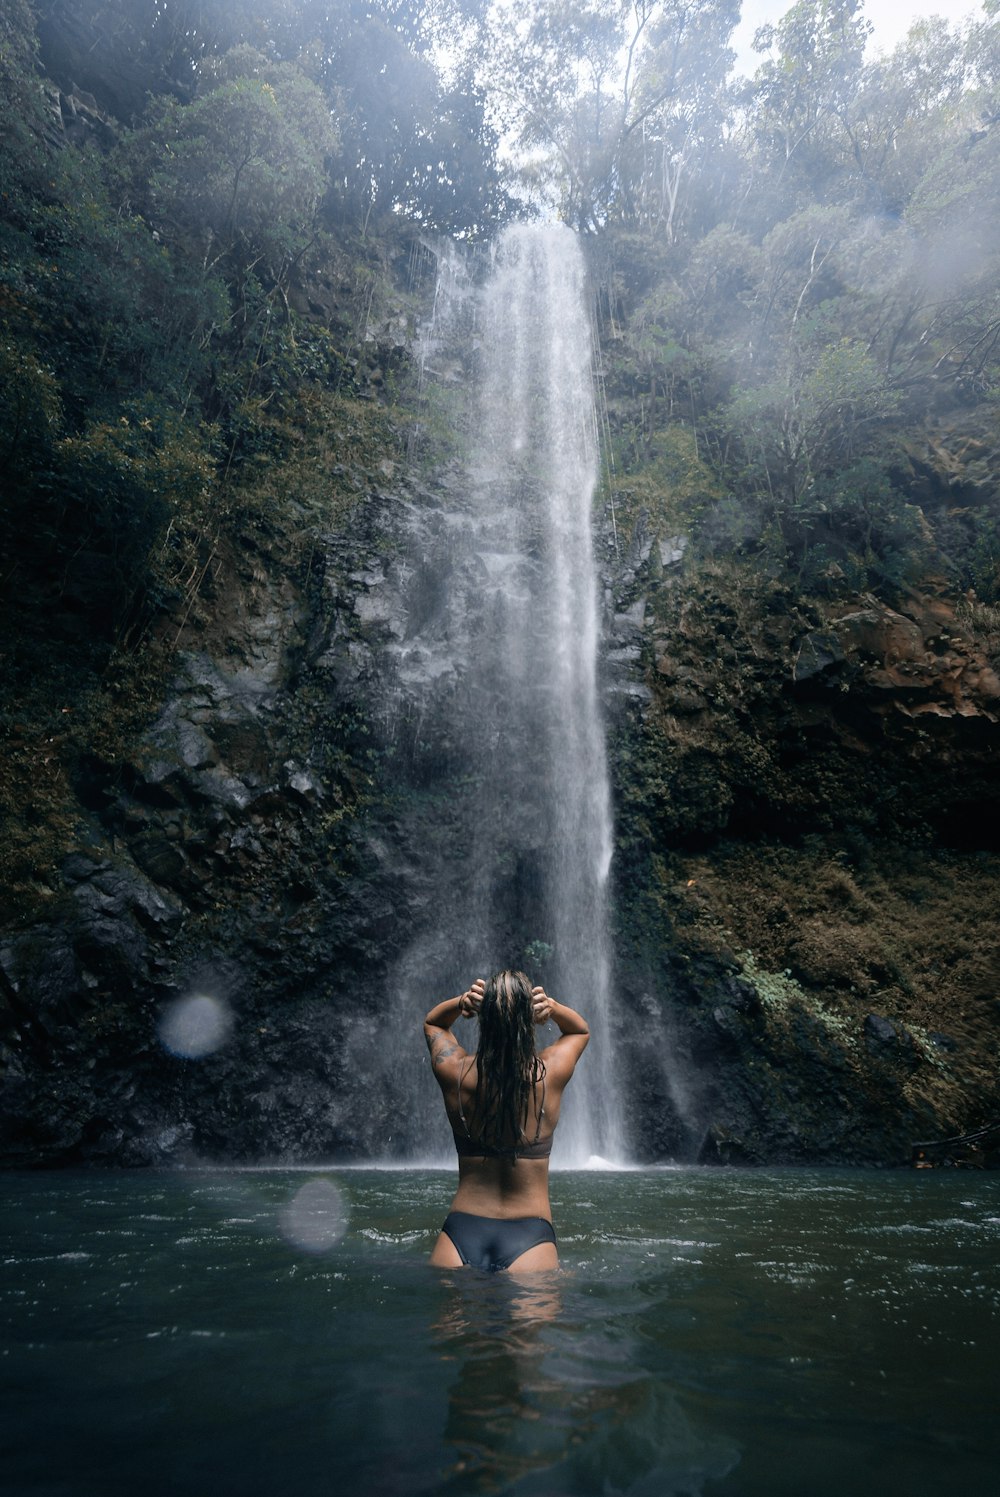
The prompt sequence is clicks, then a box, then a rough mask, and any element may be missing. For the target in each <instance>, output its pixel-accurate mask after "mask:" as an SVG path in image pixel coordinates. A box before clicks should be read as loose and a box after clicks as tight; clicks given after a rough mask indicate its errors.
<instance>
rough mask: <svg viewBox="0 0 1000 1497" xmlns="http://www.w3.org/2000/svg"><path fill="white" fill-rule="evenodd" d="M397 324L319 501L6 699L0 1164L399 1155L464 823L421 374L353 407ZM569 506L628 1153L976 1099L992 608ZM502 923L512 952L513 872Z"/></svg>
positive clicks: (929, 1112)
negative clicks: (592, 532)
mask: <svg viewBox="0 0 1000 1497" xmlns="http://www.w3.org/2000/svg"><path fill="white" fill-rule="evenodd" d="M310 295H311V296H312V301H313V302H315V303H316V307H317V309H318V313H317V315H324V314H323V308H322V304H321V301H317V296H318V293H310V292H309V291H308V289H304V290H302V292H301V293H300V299H301V301H302V305H303V307H305V308H308V307H309V305H310ZM405 322H406V318H405V316H403V315H402V313H401V314H400V316H399V317H398V318H396V320H395V322H394V323H393V324H392V328H395V331H393V330H392V328H389V327H388V324H387V328H388V331H387V332H386V335H385V338H384V340H383V341H382V342H380V341H379V340H378V339H377V338H376V339H374V340H373V345H372V346H371V347H370V348H369V349H368V352H367V355H366V358H367V366H366V367H367V375H366V378H367V381H368V383H367V387H365V384H364V381H361V383H360V388H359V389H358V391H357V393H356V394H355V395H352V396H350V397H346V396H345V397H344V398H343V399H342V400H341V402H340V405H339V407H338V409H339V412H340V415H339V416H338V417H337V420H340V421H341V423H342V429H341V428H340V427H337V425H336V421H335V422H334V426H333V428H332V435H331V434H330V433H329V432H328V433H327V439H326V440H325V442H324V444H323V447H322V450H318V449H317V451H316V452H315V453H314V454H313V458H312V459H311V464H312V466H311V476H310V480H309V483H310V492H314V491H315V489H316V488H317V486H318V487H319V488H320V489H321V490H323V491H324V492H325V493H327V494H328V495H329V503H328V504H327V505H326V507H324V506H323V505H321V506H320V509H319V511H317V509H316V507H315V505H314V504H312V502H311V501H307V499H306V498H305V497H304V496H303V493H302V492H301V491H300V487H297V480H296V481H293V477H294V474H295V473H298V472H299V468H295V469H294V470H293V469H292V468H291V467H290V468H289V470H288V472H289V475H290V476H289V478H288V487H287V492H286V493H285V495H284V499H283V502H282V503H280V504H279V503H274V502H272V503H270V504H269V506H268V507H267V508H266V510H262V509H260V508H259V507H258V508H257V509H254V508H252V507H250V508H248V509H247V511H246V512H245V513H243V514H242V515H241V514H236V515H234V518H233V520H232V523H231V524H230V526H229V528H228V530H227V532H226V534H225V536H224V538H223V540H222V542H221V543H220V546H219V548H218V551H217V554H216V556H215V559H214V565H213V567H212V569H211V571H210V573H209V574H208V575H207V576H206V580H205V584H204V587H203V588H202V591H201V593H200V594H199V596H198V598H197V601H196V605H195V607H194V608H192V609H191V610H190V611H189V612H186V613H184V614H183V615H178V614H177V613H176V612H175V613H170V611H169V610H167V611H166V612H165V613H164V615H163V617H162V618H161V619H160V620H159V622H158V625H157V639H158V644H157V647H156V649H155V651H153V653H152V654H151V655H150V656H149V657H148V658H146V659H145V663H141V662H140V663H135V662H133V664H132V665H131V666H126V665H122V667H121V669H122V680H123V683H124V684H121V685H120V688H119V687H116V686H115V684H114V682H113V681H110V680H108V679H107V678H106V679H105V680H104V681H103V682H101V683H100V684H99V685H97V686H95V687H94V688H93V689H92V690H91V691H90V692H89V695H87V696H86V700H84V699H83V698H82V697H81V699H80V701H78V702H76V703H75V704H71V706H70V707H60V706H59V705H58V704H57V703H56V701H55V699H54V698H53V699H51V700H46V702H45V703H44V705H43V706H41V707H39V706H38V704H37V702H36V704H35V706H34V707H33V708H32V709H31V710H30V711H29V710H27V709H26V711H25V713H24V714H22V715H21V716H18V714H17V713H16V711H15V712H12V713H8V714H7V716H6V718H5V721H4V727H5V732H6V734H7V741H8V747H9V749H10V755H9V760H8V769H7V783H8V787H9V786H10V785H11V784H13V783H14V782H15V781H16V783H17V786H18V787H19V789H18V792H17V794H14V795H13V797H12V804H13V805H14V809H15V814H14V823H13V833H12V835H13V836H14V838H15V840H16V842H17V845H18V846H20V847H22V848H24V849H26V851H25V858H26V859H27V863H28V864H29V865H30V868H31V876H30V877H28V878H26V879H24V880H22V882H21V883H20V884H19V885H18V886H17V889H16V890H15V893H16V895H17V897H16V899H15V900H14V901H13V903H12V905H10V906H9V907H8V917H9V918H8V923H7V927H6V934H5V935H4V938H3V943H2V945H0V1011H2V1021H3V1039H2V1045H3V1048H2V1052H0V1053H2V1060H3V1066H4V1080H3V1091H2V1135H0V1137H2V1147H3V1153H4V1158H5V1159H6V1161H7V1162H8V1163H14V1164H41V1163H44V1164H51V1163H60V1162H77V1161H105V1162H116V1163H125V1164H146V1163H152V1162H162V1161H178V1160H184V1159H187V1158H192V1157H197V1158H205V1157H208V1158H226V1159H244V1160H246V1159H260V1158H286V1159H287V1158H296V1159H310V1158H321V1157H335V1158H344V1157H370V1155H371V1154H373V1153H374V1154H378V1155H384V1154H386V1153H390V1154H391V1153H393V1152H395V1151H405V1150H406V1149H407V1148H408V1147H409V1146H410V1144H411V1143H412V1129H411V1128H410V1127H409V1125H408V1124H407V1122H406V1121H405V1120H406V1119H407V1117H409V1116H412V1107H413V1105H414V1104H413V1097H414V1087H415V1086H417V1085H418V1084H419V1083H418V1082H417V1081H415V1079H414V1078H415V1077H417V1076H418V1070H419V1066H420V1042H419V1037H418V1033H417V1024H416V1021H417V1020H418V1019H419V1016H420V1013H421V1012H422V1010H423V1007H424V1006H425V1005H426V1004H427V1003H428V1002H430V1001H431V1000H432V999H433V998H434V997H437V996H440V995H439V994H435V993H428V992H425V991H423V990H422V988H421V976H420V974H421V962H422V960H424V959H425V958H427V957H428V953H429V952H430V951H431V948H432V947H434V945H435V943H438V944H440V943H441V941H442V940H444V939H445V937H444V935H443V934H442V932H446V931H447V928H448V927H447V909H448V905H449V900H450V891H451V890H452V889H453V888H454V881H455V880H457V879H461V878H463V877H465V876H466V870H467V866H468V865H467V863H466V862H464V861H463V859H462V857H461V856H459V855H458V854H457V852H456V849H459V848H461V847H463V846H464V845H465V844H466V843H468V842H469V841H470V839H474V838H475V835H476V829H475V828H473V827H470V826H469V825H468V822H467V819H466V817H465V813H464V787H465V784H466V782H467V777H468V775H469V773H470V762H469V758H468V755H467V753H466V752H465V749H464V747H463V738H464V735H465V732H466V725H464V724H461V723H457V722H456V721H455V720H454V715H453V712H452V710H451V708H452V703H453V700H454V692H455V683H456V681H457V680H459V679H460V678H461V676H462V673H463V671H464V669H465V668H466V661H465V652H467V651H468V650H470V649H475V648H476V647H477V646H476V640H477V639H481V638H482V636H483V633H484V631H487V630H488V619H487V618H486V617H485V616H484V615H483V614H482V611H481V609H480V608H479V605H478V603H477V578H476V575H475V572H474V568H473V569H472V570H470V572H469V574H468V576H463V577H459V578H458V579H457V580H456V579H455V578H454V577H453V576H452V573H453V572H454V569H455V555H454V552H453V549H452V547H451V545H450V541H449V523H450V522H449V516H450V515H453V514H454V513H455V511H456V507H458V508H460V506H461V502H462V493H461V490H462V484H463V478H462V468H461V463H460V462H459V461H457V460H456V457H455V452H454V446H453V443H452V445H451V446H450V447H449V445H448V440H445V442H444V445H443V446H442V445H440V437H439V436H434V434H433V432H431V434H430V435H428V432H429V430H430V427H431V426H432V424H433V423H432V422H431V420H430V418H431V417H434V418H436V419H437V420H438V421H439V422H440V421H441V419H442V416H441V413H442V410H443V409H444V408H445V406H444V400H443V397H442V396H441V395H440V394H439V396H438V397H437V400H438V404H437V408H436V409H435V410H433V411H430V412H428V410H427V409H422V410H420V411H418V412H417V415H416V416H415V415H414V408H411V409H410V411H409V412H408V413H401V412H396V413H395V414H394V413H393V411H392V409H391V403H390V399H389V397H388V395H387V393H386V389H385V387H386V384H387V375H388V373H389V371H391V370H396V371H398V370H399V368H400V367H401V366H405V363H406V360H407V358H408V355H407V353H406V351H405V348H404V347H403V333H402V332H401V331H400V329H401V328H402V327H403V326H405ZM461 374H462V371H461V368H460V366H457V367H456V368H455V369H454V370H452V371H451V373H450V374H449V375H448V378H447V379H446V380H445V381H444V383H443V385H442V389H445V388H447V384H448V380H451V381H452V382H453V383H455V384H457V385H459V386H460V384H461ZM373 410H379V411H384V412H385V413H386V415H387V419H386V420H384V421H381V422H380V421H373V420H372V419H371V412H372V411H373ZM348 428H350V432H349V431H348ZM415 430H416V431H417V433H418V434H417V436H416V438H415V436H414V432H415ZM358 432H361V433H362V435H361V436H360V437H358V436H357V433H358ZM351 433H353V435H352V434H351ZM435 442H438V444H439V445H437V446H435V445H434V443H435ZM300 466H301V465H300ZM276 486H277V487H278V488H279V489H280V487H281V475H280V474H278V475H277V478H276ZM273 487H274V486H272V489H273ZM611 497H613V496H611ZM604 498H605V501H606V500H608V498H609V496H608V495H605V496H604ZM599 523H600V527H601V529H600V536H601V544H602V547H603V550H602V553H601V554H602V563H601V564H602V570H603V591H604V599H605V636H604V658H603V683H604V691H605V699H606V705H607V713H608V722H609V738H610V752H611V760H612V774H613V781H614V795H615V803H616V837H617V843H616V856H615V862H614V865H613V880H614V923H615V937H616V961H617V978H616V983H617V990H618V1005H619V1013H620V1016H621V1017H620V1026H621V1028H620V1035H619V1036H618V1044H619V1046H620V1053H621V1056H622V1063H623V1074H624V1085H625V1089H626V1092H627V1096H628V1099H629V1100H628V1110H629V1126H630V1132H631V1138H632V1149H633V1151H634V1153H635V1154H636V1155H637V1156H638V1157H641V1158H647V1159H665V1158H681V1159H700V1160H702V1161H706V1162H719V1161H722V1162H728V1161H733V1162H794V1161H807V1160H808V1161H817V1160H820V1161H830V1162H863V1163H870V1164H898V1163H902V1162H904V1161H905V1160H906V1159H907V1157H908V1153H909V1145H910V1143H911V1141H912V1140H913V1139H915V1138H922V1137H932V1136H935V1135H938V1134H942V1133H948V1132H956V1131H961V1130H962V1129H965V1128H967V1127H973V1126H975V1125H977V1124H981V1123H983V1122H985V1121H987V1120H988V1119H989V1118H990V1117H991V1116H992V1115H994V1114H995V1113H996V1112H997V1110H998V1087H997V1073H996V1066H997V1051H996V1041H997V1032H998V1022H997V1021H998V1002H1000V996H998V981H1000V973H998V945H997V934H996V921H995V911H996V901H997V890H998V886H1000V884H998V879H1000V856H998V853H997V832H998V817H997V811H998V776H997V767H996V756H995V747H996V742H997V731H998V729H997V720H998V716H1000V682H998V678H997V674H996V672H997V667H998V649H1000V638H998V629H997V618H996V610H995V609H994V610H991V609H989V608H987V607H985V606H984V605H980V604H978V603H977V602H976V601H975V600H974V599H968V598H964V597H960V596H955V595H954V594H953V593H952V592H951V591H950V590H949V587H948V585H947V583H946V582H944V581H943V580H942V579H940V578H936V577H933V576H928V577H925V578H924V579H923V580H922V581H921V582H920V583H919V585H918V586H915V587H913V588H911V589H910V590H909V591H906V592H901V593H900V595H899V596H898V597H894V598H893V600H892V602H891V605H890V603H888V602H887V601H885V600H884V599H881V598H878V597H875V596H872V595H862V596H858V595H852V593H851V592H850V589H849V588H848V587H847V586H846V583H845V582H844V580H843V579H842V578H838V577H837V576H836V575H835V574H831V575H830V576H829V577H828V578H827V579H826V581H825V584H824V586H823V588H822V589H819V590H817V591H816V592H815V594H814V595H807V594H805V593H803V592H802V591H801V590H799V589H797V588H796V587H794V586H793V585H792V583H791V582H790V581H789V580H788V579H787V578H783V577H782V576H780V575H771V574H768V573H767V572H766V570H762V569H760V568H759V567H756V566H754V565H753V564H750V563H748V562H746V561H744V560H741V559H740V558H739V556H728V557H720V556H714V555H713V554H712V553H711V552H710V551H705V550H702V551H701V552H700V553H699V554H695V550H694V548H692V547H691V546H689V544H688V538H687V537H686V536H684V535H677V534H673V533H668V531H667V530H665V529H664V528H663V526H662V525H661V526H660V528H659V529H658V528H657V524H656V523H655V521H654V520H652V519H650V517H649V514H648V513H644V512H641V511H640V512H639V513H638V514H636V515H634V516H633V519H632V523H631V526H630V530H631V534H630V535H625V534H624V533H623V532H622V530H621V527H620V525H619V522H618V520H617V519H616V518H615V516H614V515H613V514H612V511H611V509H610V507H609V508H608V510H607V513H606V514H605V516H604V519H603V520H601V521H600V522H599ZM446 578H450V583H451V585H450V586H449V587H448V588H447V589H445V588H444V587H443V582H444V580H445V579H446ZM445 597H447V599H448V604H447V607H445V606H444V605H443V603H442V599H443V598H445ZM130 671H131V675H129V672H130ZM137 681H138V682H139V685H140V686H141V691H140V690H139V688H138V686H137V685H136V682H137ZM129 682H131V685H130V684H129ZM64 712H66V713H69V714H70V716H69V726H68V727H67V724H66V719H65V718H64V717H62V716H61V715H60V714H62V713H64ZM74 714H75V716H74ZM511 815H512V816H516V815H517V808H516V807H511ZM508 918H509V923H510V929H511V939H512V944H517V943H518V942H520V943H521V947H522V948H524V947H526V946H528V945H530V942H531V937H532V934H533V932H532V930H531V927H530V879H529V878H527V877H526V876H525V875H524V872H523V870H521V872H520V873H517V874H516V876H515V875H512V877H511V882H510V908H509V912H508ZM515 955H516V956H517V959H521V958H522V957H523V949H522V950H519V951H518V952H516V953H515ZM192 997H195V998H210V999H211V1000H212V1003H213V1005H215V1007H216V1012H217V1013H218V1014H219V1015H220V1016H222V1017H221V1019H220V1023H221V1028H220V1030H219V1038H220V1039H221V1041H222V1042H221V1043H220V1044H219V1046H218V1048H215V1047H214V1046H210V1047H208V1048H207V1049H205V1050H201V1049H200V1048H199V1046H198V1045H197V1044H194V1045H188V1046H187V1048H186V1051H185V1049H184V1047H183V1046H181V1047H180V1053H178V1047H177V1046H176V1045H174V1046H173V1049H172V1048H171V1043H170V1042H169V1033H168V1031H167V1030H165V1029H164V1017H165V1015H169V1014H170V1013H171V1012H172V1011H173V1010H172V1005H176V1004H177V1003H179V1002H183V1001H185V1000H189V999H191V998H192ZM411 1025H412V1030H411V1028H410V1027H409V1026H411ZM388 1030H392V1031H393V1032H394V1033H403V1034H404V1035H405V1038H404V1039H403V1040H402V1041H400V1042H398V1043H397V1042H396V1041H394V1042H393V1047H392V1048H391V1051H390V1052H389V1053H388V1055H387V1051H386V1040H385V1036H386V1033H387V1031H388Z"/></svg>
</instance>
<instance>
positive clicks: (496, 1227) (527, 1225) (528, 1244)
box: [441, 1211, 556, 1273]
mask: <svg viewBox="0 0 1000 1497" xmlns="http://www.w3.org/2000/svg"><path fill="white" fill-rule="evenodd" d="M441 1230H442V1232H444V1234H445V1235H446V1236H447V1237H450V1238H451V1240H452V1242H453V1243H454V1244H455V1248H456V1250H457V1252H458V1256H459V1257H460V1258H461V1260H462V1262H463V1263H464V1264H466V1265H467V1267H469V1268H485V1269H486V1271H487V1272H488V1273H496V1272H497V1270H498V1269H501V1268H510V1266H511V1264H512V1263H513V1262H515V1260H516V1259H518V1258H520V1256H521V1254H522V1253H526V1252H527V1251H528V1250H529V1248H533V1247H538V1245H539V1243H542V1242H551V1243H553V1244H554V1243H555V1240H556V1234H555V1232H554V1231H553V1229H552V1223H551V1222H550V1221H546V1219H545V1217H544V1216H511V1217H498V1216H473V1215H472V1213H471V1212H469V1211H449V1213H448V1217H447V1220H446V1221H445V1224H444V1226H443V1227H442V1228H441Z"/></svg>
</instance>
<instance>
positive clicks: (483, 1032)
mask: <svg viewBox="0 0 1000 1497" xmlns="http://www.w3.org/2000/svg"><path fill="white" fill-rule="evenodd" d="M459 1013H463V1014H466V1015H470V1016H471V1015H472V1014H475V1015H477V1016H478V1018H479V1021H480V1033H479V1046H478V1049H477V1052H476V1054H475V1055H469V1054H468V1053H467V1052H466V1051H465V1050H463V1049H462V1047H461V1046H460V1045H459V1044H458V1043H457V1041H456V1040H455V1039H454V1037H453V1036H452V1034H451V1032H450V1031H451V1025H452V1024H453V1023H454V1021H455V1019H456V1018H457V1017H458V1016H459ZM550 1018H551V1019H553V1020H554V1021H555V1023H556V1024H557V1026H558V1028H559V1030H560V1034H559V1038H558V1039H557V1040H556V1041H555V1043H554V1044H552V1045H549V1046H547V1047H546V1049H544V1050H543V1051H541V1053H538V1052H536V1050H535V1043H534V1028H535V1026H536V1025H537V1024H543V1023H546V1022H547V1021H548V1020H549V1019H550ZM424 1033H425V1036H426V1039H427V1043H428V1046H429V1047H430V1051H431V1063H432V1065H433V1067H434V1075H435V1078H436V1080H437V1082H438V1085H439V1086H440V1088H441V1093H442V1097H443V1100H444V1104H445V1109H446V1111H447V1114H448V1121H449V1123H450V1124H451V1130H452V1136H453V1138H454V1140H455V1147H456V1152H457V1153H458V1170H459V1182H458V1190H457V1191H456V1193H455V1198H454V1200H453V1202H452V1212H451V1215H450V1216H449V1219H448V1220H449V1223H451V1222H453V1219H455V1220H457V1219H461V1220H462V1222H463V1223H464V1229H465V1230H469V1229H471V1230H472V1231H473V1236H481V1235H482V1234H481V1231H480V1227H481V1225H482V1223H483V1222H488V1221H491V1220H492V1221H496V1222H498V1223H504V1224H512V1223H515V1222H517V1221H518V1220H522V1221H525V1222H530V1221H539V1222H541V1223H542V1225H543V1226H545V1227H547V1229H548V1236H547V1237H546V1238H545V1239H544V1240H542V1241H540V1245H539V1246H538V1247H537V1248H534V1249H529V1250H528V1251H522V1252H518V1253H516V1254H515V1255H514V1256H515V1259H516V1261H517V1262H518V1264H519V1266H526V1267H551V1266H553V1263H554V1262H557V1261H558V1258H557V1257H554V1256H553V1255H554V1254H555V1243H554V1237H552V1230H551V1216H552V1212H551V1206H550V1203H549V1186H548V1181H549V1153H550V1151H551V1148H552V1138H553V1134H554V1132H555V1128H556V1124H557V1123H558V1121H559V1111H560V1105H561V1101H562V1094H563V1091H564V1089H565V1087H566V1085H567V1083H568V1081H569V1080H570V1077H571V1076H572V1074H573V1071H574V1069H575V1067H576V1063H577V1061H578V1060H579V1058H580V1056H581V1055H582V1053H583V1050H584V1048H585V1047H586V1044H587V1041H588V1039H589V1030H588V1029H587V1025H586V1022H585V1021H584V1020H583V1019H581V1017H580V1015H579V1014H577V1013H575V1012H574V1011H573V1010H572V1009H570V1008H566V1007H565V1006H564V1005H562V1004H557V1003H554V1002H553V1000H552V999H550V998H549V997H548V996H547V995H546V994H545V993H544V991H543V990H542V989H541V988H535V989H532V988H531V987H530V985H529V984H528V980H527V979H526V978H525V977H524V976H523V974H521V973H514V972H503V973H498V974H497V976H496V977H495V978H493V979H491V981H490V985H489V987H487V986H486V985H485V984H484V983H482V982H478V983H474V984H473V985H472V987H471V988H470V989H469V990H468V992H467V993H464V994H463V995H462V996H461V998H456V999H451V1000H449V1001H447V1002H445V1003H443V1004H439V1005H438V1006H437V1007H436V1008H435V1009H432V1011H431V1013H429V1014H428V1016H427V1019H426V1020H425V1021H424ZM466 1219H468V1220H466ZM511 1230H513V1228H511ZM453 1237H454V1231H453V1229H452V1228H449V1226H448V1224H447V1223H446V1226H445V1231H444V1232H443V1233H442V1237H441V1238H439V1241H438V1246H437V1247H436V1248H435V1250H434V1253H433V1254H432V1258H431V1261H432V1262H433V1263H439V1264H441V1265H442V1266H445V1265H448V1264H451V1263H464V1262H469V1261H473V1260H471V1259H469V1258H467V1257H465V1256H464V1255H463V1254H462V1253H461V1251H460V1250H459V1249H457V1248H456V1247H455V1246H454V1242H453ZM536 1259H537V1260H538V1261H537V1262H536V1261H535V1260H536ZM489 1266H492V1267H507V1266H509V1264H508V1263H506V1262H501V1263H492V1264H490V1265H489Z"/></svg>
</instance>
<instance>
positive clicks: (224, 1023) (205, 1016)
mask: <svg viewBox="0 0 1000 1497" xmlns="http://www.w3.org/2000/svg"><path fill="white" fill-rule="evenodd" d="M232 1027H233V1016H232V1013H231V1012H230V1010H229V1008H228V1006H227V1005H226V1004H225V1003H223V1002H222V1001H221V1000H220V999H218V998H212V997H211V996H210V995H209V994H207V993H192V994H191V995H190V996H189V997H187V998H177V999H176V1000H175V1001H174V1002H173V1003H168V1004H167V1007H166V1008H165V1009H164V1011H163V1014H162V1016H161V1018H160V1023H159V1035H160V1043H161V1045H163V1047H164V1049H165V1050H169V1051H170V1053H171V1055H179V1056H181V1057H182V1058H183V1059H184V1060H201V1058H202V1056H205V1055H211V1054H212V1053H213V1051H215V1050H218V1049H219V1047H220V1046H221V1045H224V1044H225V1042H226V1040H227V1039H228V1038H229V1035H230V1033H231V1031H232Z"/></svg>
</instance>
